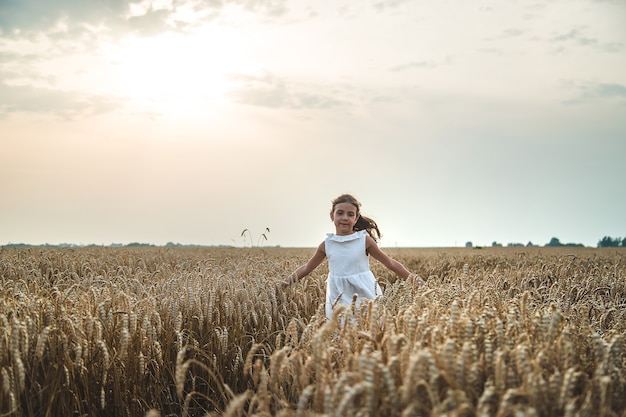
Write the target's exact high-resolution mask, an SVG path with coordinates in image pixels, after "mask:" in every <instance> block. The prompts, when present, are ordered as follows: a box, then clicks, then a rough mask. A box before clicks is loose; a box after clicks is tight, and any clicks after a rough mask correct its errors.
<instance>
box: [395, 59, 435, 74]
mask: <svg viewBox="0 0 626 417" xmlns="http://www.w3.org/2000/svg"><path fill="white" fill-rule="evenodd" d="M437 66H438V64H437V63H436V62H434V61H410V62H406V63H404V64H399V65H396V66H394V67H392V68H391V71H392V72H400V71H407V70H413V69H419V68H436V67H437Z"/></svg>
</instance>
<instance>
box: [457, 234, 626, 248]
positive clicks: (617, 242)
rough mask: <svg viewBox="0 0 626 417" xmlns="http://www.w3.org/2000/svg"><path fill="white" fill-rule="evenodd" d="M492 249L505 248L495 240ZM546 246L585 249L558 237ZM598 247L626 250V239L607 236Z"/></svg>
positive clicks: (578, 244) (466, 245) (467, 246)
mask: <svg viewBox="0 0 626 417" xmlns="http://www.w3.org/2000/svg"><path fill="white" fill-rule="evenodd" d="M491 246H492V247H501V246H503V245H502V243H499V242H496V241H495V240H494V241H493V242H492V243H491ZM507 246H509V247H523V246H527V247H530V246H540V245H534V244H533V243H532V242H528V243H527V244H525V245H524V244H523V243H508V244H507ZM544 246H546V247H560V246H565V247H577V248H583V247H585V245H583V244H582V243H562V242H561V240H560V239H559V238H557V237H553V238H552V239H550V241H549V242H548V243H546V244H545V245H544ZM465 247H466V248H473V247H474V245H473V244H472V242H466V243H465ZM598 247H599V248H617V247H623V248H626V237H624V238H621V237H617V238H612V237H610V236H605V237H603V238H602V239H600V240H599V241H598ZM476 248H478V249H480V248H481V247H480V246H476Z"/></svg>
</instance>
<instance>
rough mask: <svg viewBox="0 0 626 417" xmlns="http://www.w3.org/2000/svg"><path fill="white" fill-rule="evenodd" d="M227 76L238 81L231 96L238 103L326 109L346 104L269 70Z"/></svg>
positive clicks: (273, 106) (272, 106)
mask: <svg viewBox="0 0 626 417" xmlns="http://www.w3.org/2000/svg"><path fill="white" fill-rule="evenodd" d="M230 78H231V81H235V82H236V83H237V84H238V86H237V87H236V88H235V89H233V90H232V91H231V93H230V97H231V98H232V99H233V100H235V101H236V102H238V103H240V104H248V105H252V106H259V107H269V108H292V109H328V108H332V107H337V106H342V105H344V104H346V103H345V102H344V101H343V100H340V99H337V98H335V97H333V95H331V94H320V93H319V92H316V93H310V92H308V91H306V90H308V88H306V86H297V85H296V86H294V85H288V83H287V82H286V81H285V80H284V79H281V78H279V77H276V76H274V75H271V74H266V75H263V76H252V75H243V74H237V75H232V76H231V77H230Z"/></svg>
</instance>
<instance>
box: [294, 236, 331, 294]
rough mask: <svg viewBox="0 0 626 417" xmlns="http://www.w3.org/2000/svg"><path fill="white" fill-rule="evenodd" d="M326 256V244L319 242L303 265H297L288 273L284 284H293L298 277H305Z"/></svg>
mask: <svg viewBox="0 0 626 417" xmlns="http://www.w3.org/2000/svg"><path fill="white" fill-rule="evenodd" d="M324 258H326V245H325V243H324V242H322V243H320V245H319V246H318V247H317V250H316V251H315V253H314V254H313V256H311V258H310V259H309V260H308V261H307V263H305V264H304V265H301V266H299V267H298V268H297V269H296V270H295V271H293V272H292V273H291V275H289V278H288V279H287V281H285V282H284V284H285V285H284V286H287V285H290V284H293V283H294V282H297V281H298V280H299V279H301V278H304V277H306V276H307V275H309V274H310V273H311V272H313V271H314V270H315V268H317V267H318V266H319V264H321V263H322V261H323V260H324Z"/></svg>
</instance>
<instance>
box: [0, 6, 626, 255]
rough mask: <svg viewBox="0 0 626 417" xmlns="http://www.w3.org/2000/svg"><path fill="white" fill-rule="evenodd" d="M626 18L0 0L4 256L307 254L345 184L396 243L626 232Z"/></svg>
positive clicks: (543, 239) (0, 233)
mask: <svg viewBox="0 0 626 417" xmlns="http://www.w3.org/2000/svg"><path fill="white" fill-rule="evenodd" d="M625 16H626V1H623V0H614V1H610V0H604V1H601V0H550V1H537V0H532V1H531V0H528V1H527V0H515V1H506V2H504V1H495V0H491V1H490V0H484V1H483V0H476V1H474V0H440V1H423V0H388V1H384V0H372V1H370V0H367V1H350V2H348V1H342V0H316V1H300V0H294V1H283V0H237V1H228V0H225V1H219V0H161V1H134V0H102V1H86V0H55V1H41V0H20V1H7V0H0V245H2V244H7V243H31V244H42V243H51V244H57V243H76V244H81V243H82V244H91V243H95V244H105V245H108V244H111V243H131V242H144V243H153V244H157V245H159V244H165V243H167V242H170V241H171V242H177V243H183V244H205V245H218V244H226V245H236V246H241V245H244V244H248V245H249V244H250V237H252V243H253V244H254V245H257V244H259V243H262V244H263V245H280V246H305V247H313V246H316V245H317V244H319V243H320V242H321V241H322V240H323V238H324V235H325V233H327V232H333V231H334V228H333V225H332V223H331V221H330V218H329V215H328V213H329V210H330V201H331V200H332V199H333V198H334V197H336V196H337V195H339V194H341V193H344V192H349V193H353V194H354V195H355V196H356V197H357V198H359V199H360V200H361V202H362V204H363V206H362V210H363V213H364V214H366V215H369V216H371V217H373V218H374V219H376V220H377V222H378V223H379V225H380V227H381V230H382V233H383V239H382V242H381V245H382V246H387V247H395V246H409V247H416V246H417V247H424V246H463V245H464V244H465V242H467V241H471V242H473V243H474V245H491V244H492V242H494V241H496V242H499V243H502V244H504V245H506V244H508V243H513V242H520V243H527V242H529V241H531V242H533V243H535V244H540V245H544V244H546V243H547V242H548V241H549V240H550V239H551V238H552V237H557V238H559V239H560V240H561V242H563V243H568V242H573V243H583V244H585V245H589V246H595V245H596V244H597V242H598V240H600V239H601V238H602V237H604V236H611V237H626V215H624V213H625V212H626V187H625V180H626V161H625V159H626V24H625V23H626V20H625ZM266 228H269V229H270V232H269V233H265V234H266V237H267V241H265V240H260V239H262V237H261V234H262V233H264V232H265V231H266ZM244 229H249V231H250V233H249V234H248V233H246V234H245V236H244V237H242V236H241V234H242V231H243V230H244Z"/></svg>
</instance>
